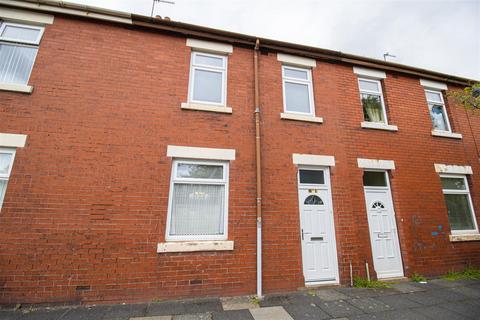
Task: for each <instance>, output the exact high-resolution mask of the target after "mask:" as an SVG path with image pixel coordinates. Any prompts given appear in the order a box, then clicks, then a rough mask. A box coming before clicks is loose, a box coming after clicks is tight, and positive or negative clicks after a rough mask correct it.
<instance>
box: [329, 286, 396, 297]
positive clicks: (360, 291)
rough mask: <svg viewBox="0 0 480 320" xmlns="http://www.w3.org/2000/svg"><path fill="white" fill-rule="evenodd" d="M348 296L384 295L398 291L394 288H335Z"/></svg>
mask: <svg viewBox="0 0 480 320" xmlns="http://www.w3.org/2000/svg"><path fill="white" fill-rule="evenodd" d="M335 290H337V291H339V292H341V293H343V294H345V295H347V296H349V297H350V298H355V299H361V298H372V297H379V296H386V295H393V294H398V291H397V290H395V289H393V288H392V289H388V288H385V289H374V288H337V289H335Z"/></svg>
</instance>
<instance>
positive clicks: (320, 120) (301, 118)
mask: <svg viewBox="0 0 480 320" xmlns="http://www.w3.org/2000/svg"><path fill="white" fill-rule="evenodd" d="M280 118H281V119H284V120H295V121H304V122H315V123H323V118H321V117H315V116H308V115H301V114H293V113H280Z"/></svg>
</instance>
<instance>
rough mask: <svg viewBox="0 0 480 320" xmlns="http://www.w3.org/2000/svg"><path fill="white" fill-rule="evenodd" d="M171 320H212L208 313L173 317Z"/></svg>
mask: <svg viewBox="0 0 480 320" xmlns="http://www.w3.org/2000/svg"><path fill="white" fill-rule="evenodd" d="M172 320H212V314H211V313H210V312H206V313H196V314H181V315H178V316H173V318H172Z"/></svg>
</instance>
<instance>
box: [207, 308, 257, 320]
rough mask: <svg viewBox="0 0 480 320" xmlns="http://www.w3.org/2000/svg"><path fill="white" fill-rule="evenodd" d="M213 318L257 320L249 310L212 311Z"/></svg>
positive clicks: (222, 319)
mask: <svg viewBox="0 0 480 320" xmlns="http://www.w3.org/2000/svg"><path fill="white" fill-rule="evenodd" d="M212 318H213V320H255V319H253V316H252V314H251V313H250V311H248V310H228V311H223V312H214V313H212Z"/></svg>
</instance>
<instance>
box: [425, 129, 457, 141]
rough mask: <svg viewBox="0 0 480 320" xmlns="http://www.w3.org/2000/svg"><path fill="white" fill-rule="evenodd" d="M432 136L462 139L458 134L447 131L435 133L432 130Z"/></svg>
mask: <svg viewBox="0 0 480 320" xmlns="http://www.w3.org/2000/svg"><path fill="white" fill-rule="evenodd" d="M432 136H434V137H444V138H452V139H462V135H461V134H460V133H453V132H448V131H436V130H432Z"/></svg>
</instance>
